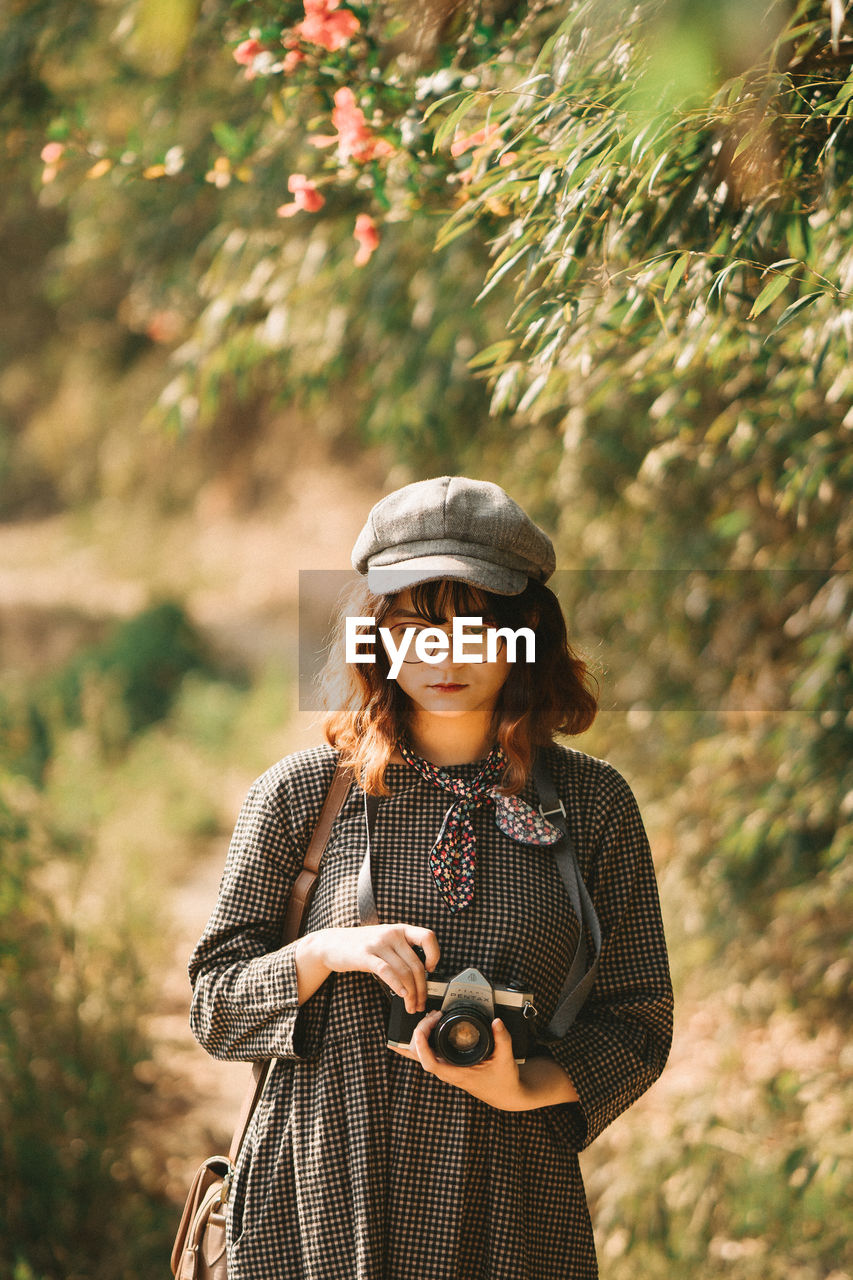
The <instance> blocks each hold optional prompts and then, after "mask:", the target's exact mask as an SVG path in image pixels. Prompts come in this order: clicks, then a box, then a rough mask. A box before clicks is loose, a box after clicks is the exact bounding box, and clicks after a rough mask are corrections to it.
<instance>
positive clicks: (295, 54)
mask: <svg viewBox="0 0 853 1280" xmlns="http://www.w3.org/2000/svg"><path fill="white" fill-rule="evenodd" d="M281 43H282V44H283V45H284V47H285V49H286V50H287V53H286V54H285V55H284V58H283V60H282V64H281V69H282V71H283V72H284V74H285V75H289V74H290V72H291V71H295V70H296V68H297V67H298V66H299V64H300V62H304V61H305V54H304V53H303V52H302V50H301V49H300V48H299V39H298V37H297V36H295V35H294V34H293V32H292V31H282V33H281Z"/></svg>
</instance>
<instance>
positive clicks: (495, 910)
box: [190, 745, 672, 1280]
mask: <svg viewBox="0 0 853 1280" xmlns="http://www.w3.org/2000/svg"><path fill="white" fill-rule="evenodd" d="M335 761H336V753H335V752H334V751H333V750H332V749H331V748H330V747H328V746H322V747H317V748H312V749H310V750H307V751H301V752H298V753H296V754H295V755H291V756H288V757H286V758H285V759H284V760H282V761H280V762H279V763H278V764H277V765H275V766H274V767H273V768H272V769H270V770H269V771H268V772H267V773H266V774H264V776H263V777H262V778H260V779H259V780H258V781H257V782H256V783H255V785H254V786H253V787H252V790H251V791H250V793H249V796H248V798H247V800H246V803H245V805H244V806H243V810H242V812H241V814H240V818H239V821H238V823H237V827H236V830H235V832H234V837H233V840H232V843H231V849H230V852H229V855H228V860H227V863H226V867H225V873H224V876H223V880H222V885H221V888H220V894H219V899H218V902H217V903H216V907H215V909H214V911H213V914H212V915H211V918H210V920H209V922H208V925H207V928H206V930H205V932H204V934H203V936H202V938H201V940H200V941H199V943H198V946H197V947H196V950H195V952H194V953H193V956H192V958H191V961H190V977H191V980H192V983H193V1004H192V1014H191V1021H192V1026H193V1030H194V1032H195V1034H196V1036H197V1037H198V1039H199V1040H200V1042H201V1043H202V1044H203V1045H204V1047H205V1048H206V1049H207V1050H208V1051H209V1052H210V1053H211V1054H213V1055H214V1056H215V1057H220V1058H232V1059H253V1058H274V1059H275V1062H274V1066H273V1069H272V1072H271V1074H270V1077H269V1080H268V1084H267V1089H266V1092H265V1095H264V1097H263V1099H262V1100H261V1103H260V1105H259V1107H258V1109H257V1111H256V1113H255V1116H254V1118H253V1121H252V1124H251V1127H250V1130H249V1133H248V1136H247V1139H246V1142H245V1144H244V1147H243V1151H242V1153H241V1155H240V1158H239V1162H238V1168H237V1176H236V1179H235V1184H234V1187H233V1189H232V1193H231V1200H230V1216H229V1224H228V1268H229V1277H230V1280H593V1277H595V1276H596V1275H597V1274H598V1273H597V1267H596V1260H595V1250H594V1246H593V1239H592V1231H591V1227H590V1220H589V1214H588V1211H587V1206H586V1199H585V1196H584V1189H583V1184H582V1182H581V1176H580V1171H579V1168H578V1160H577V1152H578V1151H579V1150H581V1149H582V1148H583V1147H584V1146H586V1145H587V1144H588V1143H589V1142H591V1141H592V1140H593V1138H595V1137H596V1136H597V1134H599V1133H600V1132H601V1130H602V1129H603V1128H604V1127H605V1125H607V1124H609V1123H610V1121H611V1120H613V1119H614V1118H615V1117H616V1116H617V1115H618V1114H619V1113H620V1112H621V1111H623V1110H624V1109H625V1108H626V1107H628V1106H629V1105H630V1104H631V1103H632V1102H633V1101H634V1100H635V1099H636V1098H637V1097H638V1096H639V1095H640V1094H641V1093H642V1092H643V1091H644V1090H645V1089H647V1088H648V1086H649V1085H650V1084H651V1083H652V1081H653V1080H655V1078H656V1077H657V1076H658V1074H659V1073H660V1071H661V1069H662V1067H663V1065H664V1062H665V1060H666V1056H667V1052H668V1049H669V1043H670V1036H671V1027H672V991H671V986H670V980H669V971H668V966H667V960H666V951H665V945H664V938H663V932H662V928H661V919H660V911H659V906H658V897H657V890H656V886H655V879H654V872H653V868H652V862H651V857H650V853H649V847H648V842H647V840H646V836H645V833H644V831H643V826H642V822H641V819H640V816H639V813H638V811H637V806H636V802H635V800H634V798H633V795H632V794H631V791H630V789H629V787H628V786H627V784H626V783H625V781H624V780H623V779H622V777H621V776H620V775H619V774H618V773H617V772H616V771H615V770H614V769H613V768H612V767H611V766H610V765H608V764H605V763H604V762H602V761H600V760H595V759H593V758H591V757H589V756H586V755H583V754H581V753H580V752H577V751H570V750H567V749H566V748H564V747H561V746H557V745H554V746H552V747H550V748H549V749H548V751H547V763H548V766H549V768H550V769H551V773H552V776H553V778H554V781H555V784H556V787H557V791H558V794H559V795H560V796H561V797H562V799H563V801H564V803H565V805H566V809H567V813H568V822H569V827H570V830H571V832H572V835H573V837H574V840H575V843H576V846H577V850H578V858H579V861H580V866H581V871H582V873H583V875H584V878H585V880H586V883H587V886H588V888H589V890H590V893H591V896H592V898H593V901H594V902H595V905H596V909H597V911H598V915H599V919H600V922H601V929H602V939H603V942H602V953H601V964H600V970H599V975H598V978H597V980H596V985H595V987H594V989H593V992H592V994H591V996H590V998H589V1000H588V1001H587V1003H586V1005H585V1006H584V1008H583V1010H582V1011H581V1014H580V1016H579V1018H578V1020H577V1021H576V1023H575V1024H574V1025H573V1026H572V1027H571V1028H570V1030H569V1032H568V1034H567V1035H566V1036H565V1038H564V1039H562V1040H560V1041H557V1042H554V1043H550V1044H548V1045H547V1048H545V1047H543V1048H542V1049H541V1052H546V1053H551V1054H552V1055H553V1057H554V1058H555V1059H556V1061H557V1062H558V1063H559V1064H560V1065H561V1066H562V1067H564V1068H565V1070H566V1071H567V1072H568V1074H569V1076H570V1077H571V1079H572V1081H573V1082H574V1085H575V1088H576V1089H577V1092H578V1095H579V1098H580V1102H578V1103H571V1104H564V1105H561V1106H554V1107H542V1108H538V1109H537V1110H533V1111H527V1112H517V1113H516V1112H504V1111H499V1110H496V1109H494V1108H492V1107H490V1106H488V1105H487V1104H486V1103H483V1102H480V1101H478V1100H476V1099H474V1098H472V1097H470V1096H469V1095H468V1094H466V1093H464V1092H462V1091H461V1090H459V1089H455V1088H453V1087H452V1086H451V1085H448V1084H444V1083H442V1082H441V1081H440V1080H437V1079H436V1078H435V1077H434V1076H431V1075H428V1074H427V1073H425V1072H424V1071H423V1070H422V1068H421V1067H420V1065H419V1064H418V1063H417V1062H414V1061H410V1060H409V1059H406V1058H402V1057H400V1056H399V1055H398V1054H396V1053H394V1052H392V1051H391V1050H389V1049H388V1048H387V1047H386V1044H385V1022H386V1004H385V996H384V993H383V990H382V988H381V987H380V984H379V983H378V982H377V981H376V980H375V979H374V978H373V977H372V976H371V975H368V974H361V973H354V974H336V975H332V977H330V978H329V979H327V980H326V982H325V983H324V984H323V985H322V987H320V989H319V990H318V991H317V992H316V993H315V995H313V996H312V997H311V999H310V1000H308V1001H306V1003H305V1004H304V1005H303V1006H302V1007H301V1008H300V1007H298V1006H297V988H296V970H295V965H294V960H293V945H292V944H291V945H290V946H287V947H284V948H281V949H277V947H278V940H279V937H280V930H281V922H282V917H283V914H284V908H285V903H286V901H287V897H288V893H289V890H290V886H291V884H292V882H293V879H294V877H295V876H296V875H297V873H298V871H299V870H300V868H301V864H302V858H303V853H304V850H305V848H306V846H307V841H308V838H309V836H310V833H311V830H312V829H313V825H314V823H315V821H316V818H317V815H318V813H319V810H320V807H321V805H322V802H323V799H324V797H325V794H326V791H327V790H328V787H329V784H330V781H331V778H332V774H333V772H334V767H335ZM480 764H481V762H474V763H471V764H464V765H458V766H454V768H453V770H452V771H453V772H454V773H457V774H458V776H460V777H463V778H465V779H466V780H467V781H471V780H472V779H473V778H474V777H475V776H476V774H477V772H478V770H479V768H480ZM386 778H387V779H388V782H389V784H390V786H391V787H392V790H393V794H392V795H391V796H390V797H389V798H388V799H386V800H384V801H383V802H382V804H381V806H380V809H379V814H378V818H377V822H376V833H375V844H374V851H373V881H374V891H375V895H376V902H377V907H378V910H379V916H380V919H382V920H385V921H389V922H391V921H405V922H410V923H413V924H418V925H421V926H426V927H428V928H431V929H433V930H434V931H435V933H436V935H437V938H438V942H439V946H440V948H441V965H440V976H442V977H445V978H446V977H451V976H453V974H454V973H456V972H458V971H460V970H461V969H464V968H467V967H468V966H469V965H472V964H473V965H476V967H477V968H479V969H481V970H482V972H483V973H485V974H486V976H487V977H489V978H490V979H491V980H492V981H493V982H495V983H500V984H507V983H509V982H512V981H516V982H520V983H521V984H522V986H523V987H524V988H525V989H527V990H531V991H533V993H534V997H535V1004H536V1008H537V1010H538V1022H539V1025H540V1029H541V1030H542V1031H543V1032H544V1029H545V1028H546V1026H547V1024H548V1022H549V1020H550V1017H551V1014H552V1012H553V1009H554V1006H555V1003H556V1000H557V996H558V993H559V990H560V986H561V983H562V981H563V979H564V977H565V974H566V972H567V969H568V966H569V963H570V961H571V957H572V954H573V952H574V946H575V941H576V930H577V924H576V921H575V920H574V918H573V913H572V910H571V907H570V905H569V901H568V896H567V894H566V891H565V889H564V886H563V882H562V880H561V878H560V875H559V872H558V870H557V867H556V865H555V863H554V860H553V855H552V853H551V851H550V849H549V848H547V847H544V846H533V845H525V844H520V843H518V842H517V841H515V840H512V839H510V838H509V837H507V836H506V835H504V834H502V832H501V831H500V830H499V829H498V828H497V826H496V825H495V820H494V813H493V811H491V810H490V809H489V808H488V807H487V808H480V809H478V810H477V811H476V812H475V813H474V815H473V822H474V829H475V832H476V839H477V854H476V882H475V892H474V899H473V902H472V903H471V905H470V906H468V907H466V909H465V910H463V911H459V912H458V913H457V914H455V915H452V914H451V913H450V912H449V910H448V908H447V906H446V905H445V903H444V901H443V900H442V898H441V896H440V893H439V891H438V888H437V886H436V882H435V879H434V877H433V876H432V874H431V872H430V869H429V866H428V862H427V857H428V853H429V850H430V848H431V847H432V844H433V841H434V840H435V837H436V834H437V832H438V830H439V827H440V826H441V821H442V818H443V816H444V812H445V810H446V808H447V796H446V794H445V793H444V792H443V791H440V790H438V789H437V788H436V787H434V786H432V785H431V784H430V783H429V782H427V781H425V780H424V779H423V778H422V777H420V776H419V775H417V774H415V773H414V772H413V770H412V769H411V768H410V767H409V766H408V765H406V764H391V765H389V766H388V771H387V773H386ZM523 796H524V798H525V799H527V800H528V801H529V802H530V803H532V804H536V803H538V801H537V797H536V794H535V789H534V787H533V784H532V782H528V784H527V786H526V788H525V790H524V792H523ZM364 848H365V831H364V810H363V798H362V795H361V792H360V791H358V789H357V788H355V787H353V789H352V790H351V792H350V795H349V797H348V799H347V801H346V803H345V804H344V807H343V809H342V810H341V813H340V815H339V817H338V819H337V820H336V823H335V825H334V827H333V830H332V834H331V837H330V840H329V843H328V846H327V850H326V855H325V860H324V864H323V868H322V871H321V874H320V878H319V882H318V888H317V892H316V895H315V897H314V901H313V903H312V906H311V910H310V915H309V920H308V928H309V929H323V928H328V927H330V926H350V925H356V924H357V923H358V915H357V910H356V879H357V875H358V870H359V867H360V864H361V861H362V857H363V855H364Z"/></svg>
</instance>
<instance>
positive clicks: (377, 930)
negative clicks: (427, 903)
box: [294, 924, 440, 1013]
mask: <svg viewBox="0 0 853 1280" xmlns="http://www.w3.org/2000/svg"><path fill="white" fill-rule="evenodd" d="M415 947H420V949H421V950H422V952H423V954H424V959H423V960H421V958H420V956H419V955H417V953H416V952H415V950H414V948H415ZM439 955H440V953H439V947H438V940H437V938H436V936H435V934H434V933H433V931H432V929H422V928H420V927H419V926H418V925H412V924H369V925H357V926H356V927H355V928H352V929H318V930H316V931H315V932H314V933H306V934H303V935H302V937H301V938H300V939H299V940H298V942H297V944H296V949H295V952H294V956H295V960H296V974H297V983H298V991H299V1003H300V1004H304V1003H305V1001H306V1000H307V999H308V998H309V997H310V996H312V995H313V994H314V992H315V991H316V990H317V989H318V987H320V986H321V985H322V983H323V982H324V981H325V980H326V978H327V977H328V976H329V974H330V973H373V974H375V975H376V977H377V978H379V979H380V980H381V981H382V982H384V983H385V985H386V986H387V987H389V988H390V989H391V990H392V991H393V992H394V993H395V995H398V996H402V998H403V1000H404V1001H405V1004H406V1012H407V1013H417V1012H420V1011H422V1010H423V1009H425V1008H426V975H427V973H430V972H432V970H433V969H435V968H437V967H438V961H439Z"/></svg>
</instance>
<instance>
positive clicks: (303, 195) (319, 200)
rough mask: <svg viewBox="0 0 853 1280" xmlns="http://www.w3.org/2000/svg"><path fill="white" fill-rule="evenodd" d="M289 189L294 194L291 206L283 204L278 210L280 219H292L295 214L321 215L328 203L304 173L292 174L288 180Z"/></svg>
mask: <svg viewBox="0 0 853 1280" xmlns="http://www.w3.org/2000/svg"><path fill="white" fill-rule="evenodd" d="M287 189H288V191H292V192H293V200H292V201H291V203H290V204H283V205H280V206H279V207H278V209H276V213H277V214H278V216H279V217H280V218H292V217H293V215H294V214H295V213H299V212H300V210H304V212H305V213H319V211H320V210H321V209H322V207H323V205H324V204H325V203H326V197H325V196H324V195H321V194H320V192H319V191H318V190H317V187H316V185H315V183H313V182H312V181H311V179H310V178H306V177H305V174H304V173H292V174H291V175H290V177H289V178H288V179H287Z"/></svg>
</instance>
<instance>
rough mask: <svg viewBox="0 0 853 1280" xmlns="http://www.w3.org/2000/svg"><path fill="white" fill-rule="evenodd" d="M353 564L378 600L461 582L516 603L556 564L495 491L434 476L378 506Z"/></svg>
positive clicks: (519, 513)
mask: <svg viewBox="0 0 853 1280" xmlns="http://www.w3.org/2000/svg"><path fill="white" fill-rule="evenodd" d="M352 564H353V568H354V569H356V570H357V571H358V573H360V574H366V575H367V585H368V586H369V588H370V590H371V591H374V592H376V593H377V594H380V595H388V594H390V593H391V592H394V591H402V590H403V589H404V588H405V587H411V586H414V585H415V583H418V582H433V581H435V580H436V579H438V578H460V579H462V581H464V582H471V583H473V584H474V585H475V586H478V587H482V588H484V590H486V591H494V592H496V593H497V594H498V595H502V596H515V595H518V594H519V593H520V592H522V591H523V590H524V588H525V587H526V586H527V579H528V578H536V579H538V581H539V582H544V581H545V580H546V579H547V578H549V577H550V576H551V574H552V573H553V572H554V568H555V564H556V559H555V556H554V548H553V546H552V545H551V539H550V538H549V537H548V535H547V534H546V533H543V531H542V530H541V529H540V528H539V526H538V525H535V524H534V523H533V521H532V520H531V519H530V517H529V516H528V515H527V514H526V512H524V511H523V510H522V509H521V507H520V506H519V505H518V503H517V502H513V500H512V498H510V497H509V495H508V494H506V493H504V491H503V489H501V487H500V485H497V484H492V483H491V482H490V481H488V480H469V479H467V478H466V477H465V476H437V477H436V478H435V479H433V480H418V481H416V482H415V483H414V484H407V485H406V486H405V487H404V488H403V489H395V491H394V492H393V493H389V494H388V495H387V497H385V498H382V499H381V501H380V502H377V504H376V506H375V507H374V508H373V510H372V511H371V512H370V515H369V516H368V517H367V523H366V524H365V526H364V528H363V529H362V531H361V533H360V534H359V535H358V538H357V539H356V543H355V546H354V547H353V550H352Z"/></svg>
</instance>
